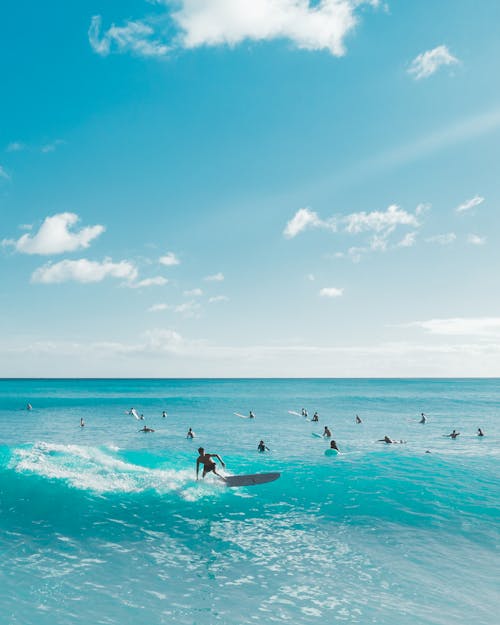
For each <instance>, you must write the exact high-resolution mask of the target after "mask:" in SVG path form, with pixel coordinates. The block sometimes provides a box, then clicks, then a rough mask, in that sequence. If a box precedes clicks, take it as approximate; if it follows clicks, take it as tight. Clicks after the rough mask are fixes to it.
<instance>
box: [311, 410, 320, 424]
mask: <svg viewBox="0 0 500 625" xmlns="http://www.w3.org/2000/svg"><path fill="white" fill-rule="evenodd" d="M311 421H314V422H315V423H317V422H318V421H319V414H318V413H317V412H315V413H314V414H313V418H312V419H311Z"/></svg>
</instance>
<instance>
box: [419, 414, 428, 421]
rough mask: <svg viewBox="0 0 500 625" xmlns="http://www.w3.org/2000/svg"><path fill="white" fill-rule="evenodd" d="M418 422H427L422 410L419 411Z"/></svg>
mask: <svg viewBox="0 0 500 625" xmlns="http://www.w3.org/2000/svg"><path fill="white" fill-rule="evenodd" d="M419 423H427V417H426V416H425V414H424V413H423V412H421V413H420V421H419Z"/></svg>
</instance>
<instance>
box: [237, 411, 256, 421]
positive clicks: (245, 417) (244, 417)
mask: <svg viewBox="0 0 500 625" xmlns="http://www.w3.org/2000/svg"><path fill="white" fill-rule="evenodd" d="M234 414H235V415H236V416H237V417H240V418H241V419H255V415H254V416H253V417H251V416H250V415H247V414H241V413H240V412H235V413H234Z"/></svg>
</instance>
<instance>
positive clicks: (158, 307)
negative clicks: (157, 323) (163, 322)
mask: <svg viewBox="0 0 500 625" xmlns="http://www.w3.org/2000/svg"><path fill="white" fill-rule="evenodd" d="M170 308H172V307H171V306H169V305H168V304H153V305H152V306H150V307H149V308H148V312H161V311H163V310H169V309H170Z"/></svg>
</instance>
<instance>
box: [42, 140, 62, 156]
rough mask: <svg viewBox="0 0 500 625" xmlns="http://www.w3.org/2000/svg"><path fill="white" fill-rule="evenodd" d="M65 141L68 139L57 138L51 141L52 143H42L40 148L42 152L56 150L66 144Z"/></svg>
mask: <svg viewBox="0 0 500 625" xmlns="http://www.w3.org/2000/svg"><path fill="white" fill-rule="evenodd" d="M65 143H66V141H64V139H55V140H54V141H51V142H50V143H45V144H44V145H42V147H41V148H40V152H42V154H48V153H49V152H55V150H56V148H57V147H58V146H60V145H64V144H65Z"/></svg>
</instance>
